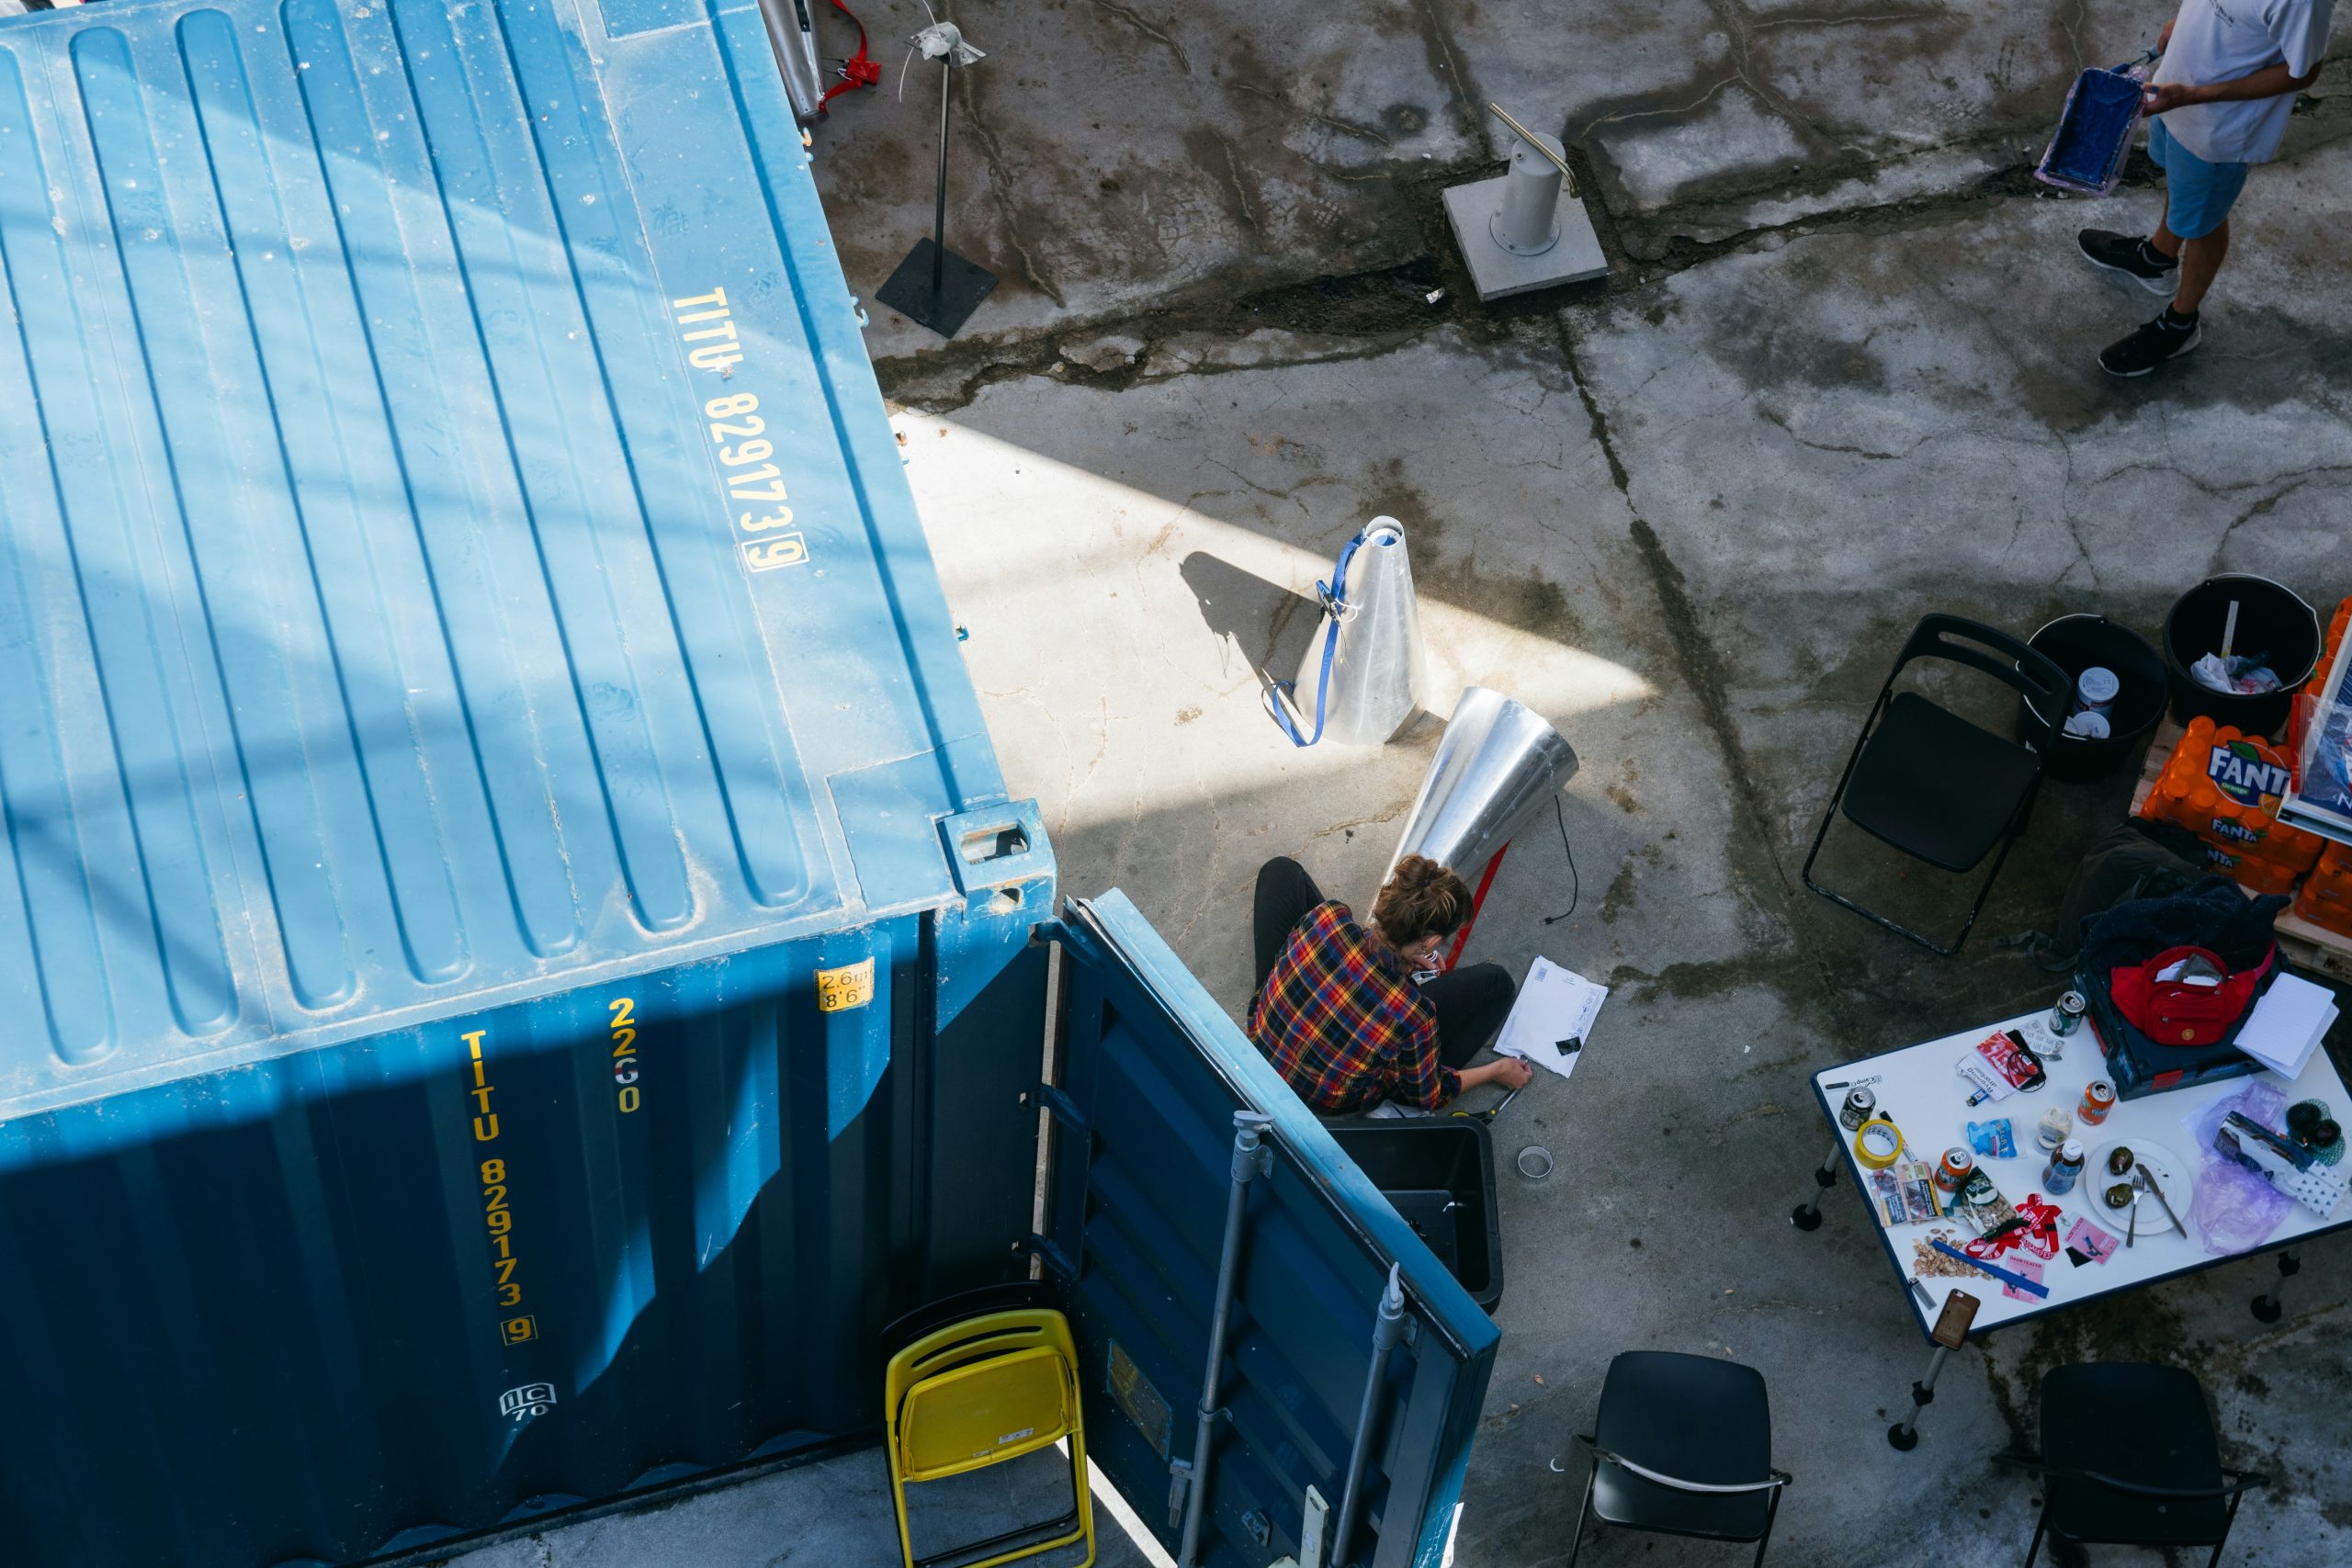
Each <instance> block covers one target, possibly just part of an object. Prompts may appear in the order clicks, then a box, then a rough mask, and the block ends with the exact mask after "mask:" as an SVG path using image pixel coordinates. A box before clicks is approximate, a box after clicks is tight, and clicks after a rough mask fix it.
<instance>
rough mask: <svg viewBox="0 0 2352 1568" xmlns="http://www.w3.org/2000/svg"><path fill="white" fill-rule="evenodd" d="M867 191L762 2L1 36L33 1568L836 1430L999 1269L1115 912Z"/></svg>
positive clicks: (162, 25)
mask: <svg viewBox="0 0 2352 1568" xmlns="http://www.w3.org/2000/svg"><path fill="white" fill-rule="evenodd" d="M681 24H688V25H681ZM806 164H807V154H806V152H805V151H804V149H803V147H802V145H801V142H800V140H799V137H798V134H797V131H796V130H795V129H794V127H793V125H792V121H791V117H790V115H789V113H788V112H787V111H786V109H785V108H784V106H783V100H782V96H781V91H780V88H779V86H778V85H777V83H776V80H775V68H774V64H773V62H772V59H771V57H770V55H769V53H768V43H767V39H766V36H765V33H764V30H763V26H762V23H761V19H760V16H759V13H758V11H757V9H756V8H755V7H754V6H751V5H749V4H746V5H743V6H739V7H732V8H727V9H722V10H721V11H720V12H719V13H718V14H717V15H716V16H711V15H707V14H706V13H704V12H703V11H702V10H701V9H700V8H699V7H694V6H673V5H667V4H662V3H660V0H626V3H622V0H616V3H615V4H613V5H612V6H610V7H609V8H608V9H607V10H606V12H605V13H604V14H603V16H602V17H599V15H598V13H597V12H595V11H594V9H593V8H589V9H583V10H578V11H575V10H573V9H572V8H571V7H570V6H552V5H545V4H538V5H513V6H503V7H492V6H471V5H468V6H450V5H447V4H444V3H442V0H416V3H412V0H398V3H396V4H393V5H391V6H373V7H371V6H339V5H335V4H331V3H329V0H292V3H290V4H288V5H285V6H278V5H276V4H263V3H259V0H225V3H223V4H220V5H217V6H215V5H208V6H183V5H176V4H152V5H120V6H89V7H87V8H85V9H82V10H78V11H61V12H56V13H52V14H48V15H42V16H35V17H24V18H20V19H17V20H15V21H12V22H9V23H6V24H5V25H0V278H4V279H5V287H6V304H7V306H8V308H9V311H10V321H11V323H12V325H11V327H10V330H7V331H5V332H0V407H5V408H6V409H7V410H8V411H9V412H8V414H7V416H6V418H5V419H0V512H4V513H5V517H6V575H5V580H0V725H5V733H6V745H5V746H0V792H5V797H6V815H7V825H8V841H7V852H8V861H7V870H8V872H9V873H10V874H8V875H6V876H5V877H0V990H5V992H6V995H8V996H10V997H13V998H15V999H14V1001H13V1002H12V1003H11V1004H10V1008H11V1012H12V1017H13V1020H14V1027H13V1028H12V1030H11V1031H10V1032H9V1035H8V1037H7V1039H6V1043H5V1044H0V1322H5V1324H6V1327H7V1331H8V1333H9V1335H10V1337H11V1338H12V1339H14V1340H15V1341H16V1342H17V1351H16V1352H15V1353H13V1354H12V1355H10V1356H9V1357H7V1358H6V1359H5V1361H0V1412H5V1413H6V1414H5V1416H0V1557H5V1558H6V1561H8V1562H17V1563H21V1562H58V1563H69V1562H70V1563H75V1564H84V1563H114V1562H190V1563H228V1562H301V1561H311V1560H324V1561H341V1560H345V1559H350V1558H357V1557H363V1556H366V1555H367V1554H368V1553H370V1552H375V1551H382V1550H385V1549H387V1548H391V1547H398V1546H400V1545H402V1544H404V1543H409V1542H413V1541H418V1540H424V1539H428V1538H430V1537H431V1536H434V1535H435V1534H447V1533H449V1532H453V1531H464V1530H470V1529H478V1528H481V1527H482V1526H485V1525H488V1524H492V1523H494V1522H496V1521H498V1520H501V1519H503V1518H509V1517H518V1516H523V1515H527V1514H528V1513H529V1512H530V1511H532V1510H534V1509H544V1508H547V1507H550V1506H560V1505H562V1504H565V1503H567V1502H570V1501H573V1500H577V1499H582V1498H597V1497H603V1496H607V1495H612V1494H615V1493H617V1492H620V1491H622V1490H624V1489H626V1488H628V1487H630V1486H633V1485H639V1484H642V1483H646V1482H647V1481H648V1480H649V1479H654V1480H658V1479H660V1478H661V1477H662V1476H663V1475H665V1474H669V1473H674V1472H679V1471H682V1470H684V1469H687V1468H694V1469H700V1468H705V1467H708V1466H712V1465H717V1464H722V1463H727V1462H730V1461H739V1460H741V1459H743V1458H744V1457H746V1456H748V1455H752V1454H757V1453H761V1452H771V1453H773V1452H780V1451H787V1450H792V1449H794V1448H797V1447H801V1446H805V1445H808V1444H809V1443H813V1442H817V1441H820V1440H823V1439H829V1438H838V1437H841V1436H842V1435H844V1434H849V1433H854V1432H857V1431H860V1430H862V1429H864V1428H865V1427H868V1426H870V1425H871V1424H872V1423H873V1422H874V1421H875V1419H876V1416H877V1415H878V1411H877V1409H876V1402H877V1400H878V1397H879V1385H878V1382H874V1381H873V1380H870V1379H868V1378H867V1377H866V1376H865V1370H864V1369H865V1359H864V1358H863V1355H862V1351H863V1349H864V1348H865V1347H868V1346H870V1344H871V1342H872V1339H873V1336H874V1334H875V1332H876V1329H877V1328H878V1326H879V1325H880V1323H881V1321H882V1320H883V1318H884V1317H886V1316H887V1315H888V1312H889V1311H890V1310H891V1307H892V1305H893V1303H896V1304H897V1305H900V1306H903V1305H909V1304H912V1303H914V1302H915V1301H918V1300H921V1299H922V1298H923V1297H924V1296H926V1295H928V1294H931V1293H935V1292H938V1291H940V1290H944V1289H952V1288H955V1287H957V1286H959V1285H962V1284H967V1283H974V1282H978V1281H980V1280H993V1279H997V1278H1000V1277H1001V1275H1002V1273H1003V1271H1004V1269H1005V1267H1006V1264H1005V1258H1006V1256H1007V1246H1008V1243H1007V1238H1008V1237H1015V1238H1017V1237H1018V1236H1020V1235H1023V1233H1024V1232H1025V1231H1026V1229H1027V1224H1028V1217H1029V1204H1030V1189H1031V1181H1030V1176H1029V1172H1028V1169H1027V1168H1026V1165H1025V1163H1024V1159H1025V1156H1023V1154H1022V1152H1021V1151H1022V1150H1023V1148H1024V1147H1025V1146H1026V1145H1029V1144H1034V1139H1035V1128H1034V1125H1029V1124H1024V1123H1023V1122H1022V1120H1021V1119H1020V1118H1019V1117H1017V1116H1015V1115H1012V1113H1011V1112H1010V1111H1009V1110H1008V1112H1007V1113H1006V1114H1005V1115H1003V1116H1002V1117H1001V1118H1000V1119H999V1120H1000V1122H1001V1125H1000V1126H989V1127H983V1128H979V1129H972V1128H969V1127H967V1126H965V1125H964V1123H965V1122H967V1121H969V1120H970V1119H969V1118H967V1117H960V1116H948V1117H944V1120H945V1121H946V1122H947V1125H946V1126H944V1128H942V1129H941V1130H940V1132H939V1134H938V1135H936V1136H934V1134H933V1111H932V1106H933V1102H934V1098H936V1100H937V1101H938V1103H941V1104H943V1105H946V1106H953V1105H954V1104H955V1103H956V1100H957V1099H958V1098H959V1097H961V1096H963V1095H965V1094H966V1093H967V1089H966V1087H965V1086H966V1084H967V1081H968V1080H969V1079H970V1078H971V1076H972V1075H974V1074H992V1075H994V1076H996V1077H1002V1075H1003V1073H1004V1071H1006V1070H1007V1069H1008V1065H1009V1066H1010V1068H1011V1069H1012V1070H1015V1071H1017V1072H1018V1073H1019V1074H1020V1075H1022V1076H1023V1081H1024V1083H1025V1082H1034V1079H1035V1071H1036V1061H1037V1056H1038V1049H1039V1041H1040V1038H1041V1033H1040V1031H1041V1029H1042V1009H1043V997H1042V983H1041V979H1040V974H1041V959H1040V957H1039V956H1038V955H1036V954H1034V953H1030V952H1029V951H1028V949H1027V941H1028V930H1029V927H1030V926H1031V925H1032V924H1033V923H1034V922H1035V919H1038V918H1040V917H1041V916H1042V915H1044V914H1045V913H1047V912H1049V909H1050V902H1051V896H1052V863H1051V859H1050V855H1049V853H1048V852H1047V851H1046V847H1045V844H1044V840H1043V838H1042V835H1040V834H1038V833H1037V831H1036V826H1035V821H1034V818H1032V817H1031V816H1030V815H1029V814H1028V813H1027V808H1025V807H1009V806H1007V805H1005V803H1004V802H1005V795H1004V788H1003V783H1002V780H1001V776H1000V774H999V772H998V769H997V764H996V761H995V758H994V755H993V753H992V752H991V750H990V749H989V743H988V740H987V738H986V735H985V732H984V730H983V727H982V724H981V720H980V716H979V712H978V706H977V705H976V702H975V699H974V695H973V693H972V691H971V688H970V685H969V683H968V681H967V677H966V675H965V672H964V670H963V667H962V662H961V659H960V656H959V655H958V653H957V651H956V645H955V640H954V636H953V631H952V628H951V626H950V622H949V619H948V615H947V613H946V608H945V605H944V602H943V600H942V599H941V596H940V591H939V587H938V584H937V581H935V578H934V575H933V569H932V565H931V560H930V557H929V554H928V552H927V550H926V548H925V547H924V544H923V541H922V533H921V530H920V527H919V525H918V523H917V520H916V517H915V514H914V510H913V506H912V503H911V500H910V495H909V493H908V491H907V488H906V486H905V483H904V481H903V479H902V478H901V476H900V471H899V456H898V448H897V446H896V443H895V442H894V440H893V438H892V436H891V433H890V431H889V429H888V424H887V423H886V420H885V417H884V413H883V410H882V406H881V400H880V399H879V397H878V395H877V393H876V389H875V386H874V380H873V376H872V372H871V370H870V368H869V367H868V364H867V361H866V357H865V349H864V346H863V344H862V343H861V341H860V338H859V332H858V328H859V321H858V318H857V314H856V310H855V307H854V303H853V302H852V301H851V299H849V297H848V294H847V291H846V289H845V288H844V286H843V284H842V276H841V273H840V270H839V267H838V265H837V264H836V262H835V260H834V257H833V254H832V251H831V245H830V243H829V241H828V238H827V232H826V228H825V223H824V218H823V214H822V213H821V211H820V209H819V206H818V203H817V199H816V196H815V193H814V190H813V187H812V186H811V183H810V181H809V177H808V175H807V173H806ZM967 838H968V839H971V840H974V845H975V847H974V850H973V852H974V853H975V854H985V855H989V856H995V857H996V858H994V859H993V860H989V861H988V862H987V863H982V864H974V863H970V862H968V861H967V858H966V857H965V854H964V853H963V845H964V842H965V840H967ZM1004 850H1014V851H1017V852H1012V853H1000V852H1001V851H1004ZM1008 974H1010V976H1011V980H1010V981H1008V979H1007V976H1008ZM991 985H998V986H1000V988H1001V992H1002V994H1003V995H1004V996H1006V997H1007V998H1010V999H1009V1000H1004V1001H1000V1002H992V1003H991V1004H990V1006H989V1007H988V1008H987V1009H981V1010H972V1015H971V1017H970V1018H969V1019H967V1018H966V1017H965V1016H964V1015H965V1014H966V1012H967V1008H969V1007H970V1004H971V1003H972V1002H973V1000H974V998H977V997H979V996H981V995H982V994H983V993H985V992H987V991H988V989H989V987H990V986H991ZM982 1012H985V1013H986V1015H987V1018H986V1022H985V1024H984V1025H983V1024H982V1023H981V1021H980V1016H979V1015H980V1014H981V1013H982ZM999 1135H1001V1136H1003V1137H1005V1138H1009V1139H1010V1140H1011V1142H1010V1143H1004V1144H1001V1145H992V1144H991V1143H990V1141H989V1140H990V1139H991V1138H992V1137H997V1136H999ZM1004 1149H1011V1150H1012V1155H1011V1156H1010V1158H1009V1159H1008V1158H1000V1157H997V1155H998V1154H1001V1152H1002V1150H1004ZM992 1151H993V1152H992ZM943 1157H944V1158H946V1159H949V1160H950V1161H952V1162H963V1163H965V1164H969V1165H976V1166H977V1168H988V1169H990V1170H993V1171H998V1172H1001V1176H1000V1177H999V1178H998V1179H994V1180H993V1181H992V1182H987V1183H983V1182H976V1181H975V1180H974V1179H972V1178H971V1177H970V1176H969V1175H968V1174H960V1175H957V1176H956V1177H955V1178H954V1179H941V1180H934V1178H933V1174H932V1167H933V1161H934V1160H936V1159H939V1158H943ZM34 1413H38V1415H37V1416H36V1415H35V1414H34Z"/></svg>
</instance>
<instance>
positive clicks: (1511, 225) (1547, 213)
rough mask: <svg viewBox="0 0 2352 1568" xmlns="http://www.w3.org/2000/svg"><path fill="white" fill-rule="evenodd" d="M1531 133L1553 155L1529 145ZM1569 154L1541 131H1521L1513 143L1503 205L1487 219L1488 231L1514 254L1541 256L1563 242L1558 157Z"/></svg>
mask: <svg viewBox="0 0 2352 1568" xmlns="http://www.w3.org/2000/svg"><path fill="white" fill-rule="evenodd" d="M1531 137H1532V138H1533V139H1535V140H1537V141H1542V142H1543V143H1544V149H1545V150H1548V151H1549V152H1551V154H1552V156H1551V157H1550V158H1546V157H1545V156H1544V152H1541V151H1538V150H1537V149H1536V148H1533V147H1531V146H1529V145H1528V139H1529V138H1531ZM1565 156H1566V149H1565V148H1564V147H1562V146H1561V145H1560V143H1559V141H1557V140H1556V139H1555V138H1553V137H1549V136H1545V135H1544V133H1543V132H1541V131H1524V132H1521V140H1519V141H1516V142H1514V143H1512V145H1511V151H1510V172H1509V173H1508V174H1506V175H1504V176H1503V204H1502V209H1501V210H1499V211H1498V212H1497V213H1496V214H1495V215H1494V217H1492V218H1490V219H1488V220H1487V233H1489V234H1491V235H1493V236H1494V241H1495V243H1497V244H1498V245H1500V246H1501V247H1502V248H1503V249H1505V250H1507V251H1509V252H1510V254H1513V255H1515V256H1540V255H1542V254H1544V252H1545V251H1548V250H1550V249H1551V248H1552V247H1553V246H1554V245H1556V244H1558V243H1560V216H1559V214H1560V170H1559V166H1558V164H1556V163H1555V161H1554V160H1555V159H1559V158H1563V157H1565Z"/></svg>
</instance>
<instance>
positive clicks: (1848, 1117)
mask: <svg viewBox="0 0 2352 1568" xmlns="http://www.w3.org/2000/svg"><path fill="white" fill-rule="evenodd" d="M1877 1114H1878V1096H1877V1095H1875V1094H1872V1093H1871V1091H1870V1090H1869V1089H1849V1090H1848V1091H1847V1092H1846V1104H1845V1107H1844V1109H1842V1110H1840V1111H1838V1125H1839V1126H1841V1127H1843V1128H1845V1129H1846V1131H1848V1132H1849V1133H1859V1132H1860V1131H1861V1130H1862V1123H1863V1122H1867V1121H1869V1120H1870V1119H1871V1117H1873V1116H1875V1115H1877Z"/></svg>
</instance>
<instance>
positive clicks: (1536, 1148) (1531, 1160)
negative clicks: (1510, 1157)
mask: <svg viewBox="0 0 2352 1568" xmlns="http://www.w3.org/2000/svg"><path fill="white" fill-rule="evenodd" d="M1515 1163H1516V1164H1517V1165H1518V1167H1519V1174H1520V1175H1521V1176H1523V1177H1525V1178H1527V1179H1528V1180H1530V1181H1541V1180H1543V1179H1544V1178H1545V1177H1547V1176H1549V1175H1551V1174H1552V1151H1551V1150H1549V1149H1547V1148H1545V1147H1544V1145H1541V1144H1530V1145H1527V1146H1526V1147H1525V1148H1523V1149H1521V1150H1520V1151H1519V1158H1518V1160H1517V1161H1516V1162H1515Z"/></svg>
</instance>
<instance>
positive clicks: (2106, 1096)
mask: <svg viewBox="0 0 2352 1568" xmlns="http://www.w3.org/2000/svg"><path fill="white" fill-rule="evenodd" d="M2114 1109H2115V1086H2114V1085H2113V1084H2111V1083H2109V1082H2108V1081H2107V1080H2106V1079H2105V1078H2093V1079H2091V1081H2090V1082H2088V1083H2086V1084H2085V1085H2084V1086H2083V1103H2082V1108H2081V1109H2080V1110H2078V1111H2075V1115H2076V1116H2078V1117H2080V1118H2081V1119H2082V1122H2083V1125H2084V1126H2086V1127H2096V1126H2098V1124H2099V1123H2100V1122H2104V1121H2106V1120H2107V1113H2108V1112H2109V1111H2112V1110H2114Z"/></svg>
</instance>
